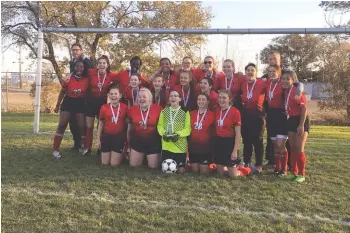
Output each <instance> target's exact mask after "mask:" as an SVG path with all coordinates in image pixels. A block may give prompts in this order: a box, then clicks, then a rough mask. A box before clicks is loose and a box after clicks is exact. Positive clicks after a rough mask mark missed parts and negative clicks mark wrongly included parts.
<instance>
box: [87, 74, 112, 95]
mask: <svg viewBox="0 0 350 233" xmlns="http://www.w3.org/2000/svg"><path fill="white" fill-rule="evenodd" d="M88 76H89V78H90V87H91V95H92V96H93V97H105V96H107V92H108V87H109V86H110V85H111V83H112V82H114V81H116V77H117V74H116V73H114V72H109V73H106V74H101V75H98V71H97V69H89V70H88Z"/></svg>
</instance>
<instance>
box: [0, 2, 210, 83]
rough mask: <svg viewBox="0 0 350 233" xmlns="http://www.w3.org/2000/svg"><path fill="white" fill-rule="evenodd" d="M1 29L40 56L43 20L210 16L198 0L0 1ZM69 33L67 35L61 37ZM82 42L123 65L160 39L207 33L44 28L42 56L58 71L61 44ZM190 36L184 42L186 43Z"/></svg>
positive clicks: (195, 39)
mask: <svg viewBox="0 0 350 233" xmlns="http://www.w3.org/2000/svg"><path fill="white" fill-rule="evenodd" d="M1 13H2V16H1V32H2V33H3V39H4V40H6V41H8V42H9V43H8V44H9V45H11V44H17V43H22V44H24V45H25V46H26V47H27V48H28V49H29V50H30V51H31V56H32V58H36V57H37V31H38V29H39V28H40V27H41V26H52V27H96V28H102V27H104V28H207V27H209V24H210V20H211V18H212V16H211V12H210V10H209V9H206V8H204V7H203V6H202V3H200V2H119V1H118V2H109V1H107V2H90V1H85V2H75V1H71V2H55V1H44V2H31V1H26V2H1ZM62 36H63V37H65V38H66V39H63V38H62ZM67 40H68V41H69V42H70V43H73V42H79V43H81V44H82V45H83V47H84V51H85V52H86V53H87V54H88V55H89V56H90V57H91V59H92V60H93V61H94V60H96V57H98V56H99V55H101V54H107V55H109V56H110V58H111V61H112V68H114V69H119V68H121V66H122V64H123V62H126V61H128V60H129V59H130V58H131V57H132V56H134V55H142V54H150V55H152V51H153V50H154V48H155V46H157V45H158V44H159V43H160V42H161V41H168V42H171V43H173V44H174V45H176V46H186V47H188V48H191V47H193V46H194V45H198V44H200V43H203V42H204V40H205V37H204V36H203V35H174V34H159V35H156V34H102V33H71V34H68V33H66V34H61V36H57V35H56V34H53V33H45V34H44V42H45V47H44V56H43V58H44V59H46V60H48V61H50V62H51V64H52V66H53V68H54V70H55V72H56V73H57V74H58V77H59V78H61V77H62V69H63V68H64V66H65V65H66V64H65V63H61V64H60V63H59V62H58V61H57V59H56V53H55V51H57V49H58V48H60V47H62V46H67V45H68V46H69V43H67ZM185 41H186V43H185Z"/></svg>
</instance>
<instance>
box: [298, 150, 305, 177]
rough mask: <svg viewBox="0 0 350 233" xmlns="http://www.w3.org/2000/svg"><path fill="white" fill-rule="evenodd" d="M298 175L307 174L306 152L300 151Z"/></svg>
mask: <svg viewBox="0 0 350 233" xmlns="http://www.w3.org/2000/svg"><path fill="white" fill-rule="evenodd" d="M297 163H298V169H299V171H298V175H302V176H305V167H306V156H305V152H300V153H298V161H297Z"/></svg>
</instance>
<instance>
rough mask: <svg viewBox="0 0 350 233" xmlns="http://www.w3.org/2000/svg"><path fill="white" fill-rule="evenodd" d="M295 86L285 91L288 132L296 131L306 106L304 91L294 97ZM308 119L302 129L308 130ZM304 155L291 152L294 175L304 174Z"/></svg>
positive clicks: (307, 118) (303, 153)
mask: <svg viewBox="0 0 350 233" xmlns="http://www.w3.org/2000/svg"><path fill="white" fill-rule="evenodd" d="M295 92H296V87H295V86H292V87H291V88H290V89H288V90H286V91H285V93H284V94H285V108H286V110H287V114H288V116H289V118H288V132H297V129H298V126H299V124H300V118H301V111H302V108H303V107H305V106H306V97H305V93H302V94H301V96H300V98H299V99H298V100H296V99H295ZM309 130H310V120H309V117H308V116H307V117H306V119H305V124H304V131H305V132H309ZM305 166H306V156H305V152H301V153H295V152H293V151H292V152H291V172H292V173H293V174H294V175H302V176H305Z"/></svg>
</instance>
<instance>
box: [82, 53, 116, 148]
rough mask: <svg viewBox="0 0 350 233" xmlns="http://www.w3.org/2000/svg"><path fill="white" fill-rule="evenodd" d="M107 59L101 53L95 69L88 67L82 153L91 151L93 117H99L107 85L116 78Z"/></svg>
mask: <svg viewBox="0 0 350 233" xmlns="http://www.w3.org/2000/svg"><path fill="white" fill-rule="evenodd" d="M110 67H111V66H110V63H109V59H108V57H107V56H105V55H102V56H101V57H100V58H99V59H98V60H97V69H89V70H88V77H89V78H90V93H89V96H88V98H87V101H86V110H85V116H86V138H85V145H84V147H85V149H84V152H83V155H89V154H90V153H91V147H92V141H93V131H94V124H95V118H97V119H98V118H99V113H100V109H101V107H102V105H104V104H105V103H107V93H108V87H109V86H110V84H111V83H112V82H114V81H115V80H116V75H117V74H116V73H114V72H111V68H110Z"/></svg>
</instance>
